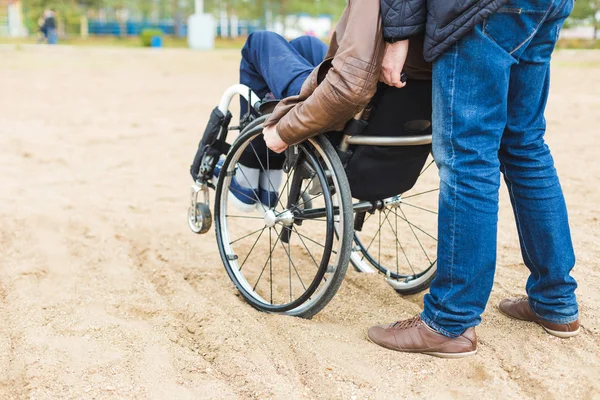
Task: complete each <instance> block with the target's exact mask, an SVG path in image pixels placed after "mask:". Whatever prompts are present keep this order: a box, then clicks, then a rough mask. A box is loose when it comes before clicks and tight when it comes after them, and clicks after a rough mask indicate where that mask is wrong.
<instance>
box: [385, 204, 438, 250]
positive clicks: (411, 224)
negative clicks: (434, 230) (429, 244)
mask: <svg viewBox="0 0 600 400" xmlns="http://www.w3.org/2000/svg"><path fill="white" fill-rule="evenodd" d="M391 211H392V212H393V213H394V214H396V212H395V211H393V210H391ZM396 216H397V217H398V218H400V219H401V220H403V221H404V222H406V223H407V224H409V225H410V226H412V227H414V228H416V229H418V230H419V231H421V232H423V233H424V234H425V235H427V236H429V237H430V238H432V239H433V240H435V241H436V242H437V241H438V240H437V238H436V237H435V236H433V235H431V234H429V233H427V232H425V231H424V230H423V229H422V228H420V227H419V226H417V225H415V224H413V223H412V222H410V221H409V220H408V219H405V218H403V217H402V216H401V215H398V214H396Z"/></svg>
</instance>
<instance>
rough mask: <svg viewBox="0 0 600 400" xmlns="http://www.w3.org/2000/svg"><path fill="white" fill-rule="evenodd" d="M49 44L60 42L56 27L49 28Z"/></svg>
mask: <svg viewBox="0 0 600 400" xmlns="http://www.w3.org/2000/svg"><path fill="white" fill-rule="evenodd" d="M48 44H58V33H57V32H56V29H48Z"/></svg>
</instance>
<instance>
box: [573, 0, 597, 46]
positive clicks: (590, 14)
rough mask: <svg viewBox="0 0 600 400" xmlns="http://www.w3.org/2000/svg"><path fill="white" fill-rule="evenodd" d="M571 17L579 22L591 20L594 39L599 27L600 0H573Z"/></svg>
mask: <svg viewBox="0 0 600 400" xmlns="http://www.w3.org/2000/svg"><path fill="white" fill-rule="evenodd" d="M571 19H573V20H576V21H581V22H591V23H592V24H593V26H594V39H598V29H599V28H600V0H579V1H576V2H575V8H573V13H572V14H571Z"/></svg>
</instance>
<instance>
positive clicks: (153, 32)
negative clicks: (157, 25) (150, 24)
mask: <svg viewBox="0 0 600 400" xmlns="http://www.w3.org/2000/svg"><path fill="white" fill-rule="evenodd" d="M163 35H164V33H163V31H161V30H160V29H144V30H142V33H141V34H140V38H141V39H142V46H144V47H150V46H151V45H152V38H153V37H156V36H159V37H161V38H162V36H163Z"/></svg>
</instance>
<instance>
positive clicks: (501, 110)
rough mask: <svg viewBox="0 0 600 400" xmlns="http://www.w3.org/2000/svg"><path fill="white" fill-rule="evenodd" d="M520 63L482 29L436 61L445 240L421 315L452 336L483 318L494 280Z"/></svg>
mask: <svg viewBox="0 0 600 400" xmlns="http://www.w3.org/2000/svg"><path fill="white" fill-rule="evenodd" d="M515 62H516V61H515V60H514V58H513V57H512V56H511V55H510V54H508V53H507V52H506V51H504V50H502V49H501V48H499V47H498V46H497V45H496V44H495V43H494V42H493V41H491V40H489V39H488V38H487V37H486V36H485V35H484V34H483V33H482V31H481V28H477V29H476V30H474V31H473V32H472V33H471V34H469V35H468V36H466V37H465V38H464V39H463V40H461V41H460V42H459V43H457V44H456V45H454V46H453V47H452V48H451V49H449V50H448V51H447V52H446V53H445V54H443V55H442V56H441V57H440V58H438V59H437V60H436V61H435V63H434V65H433V121H432V127H433V155H434V158H435V160H436V163H437V164H438V168H439V171H440V172H439V173H440V181H441V182H440V184H441V186H440V200H439V223H438V240H439V242H438V261H437V277H436V278H435V280H434V281H433V282H432V285H431V290H430V293H429V294H427V295H426V296H425V307H424V311H423V313H422V314H421V318H422V320H423V321H425V323H427V324H428V325H429V326H431V327H432V328H434V329H436V330H437V331H439V332H440V333H442V334H444V335H446V336H450V337H455V336H458V335H460V334H461V333H463V332H464V331H465V330H466V329H467V328H470V327H473V326H476V325H478V324H479V323H480V321H481V314H482V312H483V310H484V309H485V306H486V304H487V301H488V298H489V295H490V292H491V289H492V285H493V281H494V272H495V267H496V238H497V221H498V190H499V187H500V164H499V161H498V149H499V147H500V141H501V138H502V133H503V132H504V127H505V126H506V107H507V104H506V92H507V91H508V82H509V73H510V68H511V66H512V65H513V64H514V63H515Z"/></svg>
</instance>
